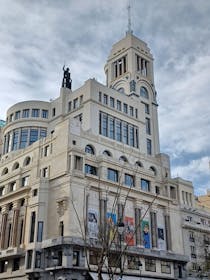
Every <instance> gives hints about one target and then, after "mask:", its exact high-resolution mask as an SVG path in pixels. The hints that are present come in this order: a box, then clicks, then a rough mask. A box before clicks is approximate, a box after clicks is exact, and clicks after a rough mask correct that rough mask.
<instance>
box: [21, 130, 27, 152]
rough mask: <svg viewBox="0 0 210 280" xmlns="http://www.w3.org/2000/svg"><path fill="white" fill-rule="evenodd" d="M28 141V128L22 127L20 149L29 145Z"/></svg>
mask: <svg viewBox="0 0 210 280" xmlns="http://www.w3.org/2000/svg"><path fill="white" fill-rule="evenodd" d="M27 142H28V129H21V133H20V149H23V148H25V147H26V146H27Z"/></svg>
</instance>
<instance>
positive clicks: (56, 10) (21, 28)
mask: <svg viewBox="0 0 210 280" xmlns="http://www.w3.org/2000/svg"><path fill="white" fill-rule="evenodd" d="M113 3H114V5H113ZM130 4H131V24H132V30H133V31H134V35H136V36H137V37H139V38H140V39H142V40H143V41H145V42H147V44H148V46H149V47H150V49H151V52H152V54H153V56H154V59H155V60H154V71H155V86H156V90H157V94H158V96H157V97H158V104H159V107H158V111H159V126H160V144H161V152H163V153H167V154H169V156H170V158H171V172H172V176H173V177H177V176H179V177H182V178H184V179H186V180H190V181H192V182H193V185H194V187H195V193H196V194H197V195H200V194H205V193H206V189H207V188H210V170H209V157H210V141H209V132H210V109H209V104H210V16H209V15H210V1H207V0H196V1H195V0H170V1H169V0H158V1H157V0H130ZM127 5H128V1H127V0H115V1H112V0H85V1H84V0H76V1H74V0H60V1H59V0H39V1H28V0H6V1H4V0H0V23H1V24H0V96H1V102H0V119H5V116H6V110H7V109H8V108H9V107H10V106H11V105H13V104H15V103H17V102H20V101H24V100H46V101H49V100H50V99H53V98H56V97H58V95H59V90H60V86H61V81H62V75H63V71H62V67H63V64H64V63H65V65H68V66H69V67H70V70H71V75H72V80H73V89H76V88H78V87H80V86H81V85H83V83H84V81H85V80H87V79H89V78H93V77H94V78H96V80H98V81H99V82H101V83H103V84H105V75H104V70H103V68H104V65H105V62H106V59H107V57H108V54H109V52H110V50H111V46H112V45H113V44H114V43H116V42H117V41H119V40H120V39H122V38H123V37H124V36H125V32H126V30H127V22H128V17H127V8H126V7H127Z"/></svg>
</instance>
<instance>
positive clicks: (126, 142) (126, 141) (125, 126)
mask: <svg viewBox="0 0 210 280" xmlns="http://www.w3.org/2000/svg"><path fill="white" fill-rule="evenodd" d="M123 143H125V144H128V124H127V123H125V122H124V123H123Z"/></svg>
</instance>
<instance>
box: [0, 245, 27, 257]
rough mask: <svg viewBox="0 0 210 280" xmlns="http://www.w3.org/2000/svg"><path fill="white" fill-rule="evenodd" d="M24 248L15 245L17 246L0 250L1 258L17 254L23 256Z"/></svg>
mask: <svg viewBox="0 0 210 280" xmlns="http://www.w3.org/2000/svg"><path fill="white" fill-rule="evenodd" d="M24 251H25V250H24V249H23V248H19V247H15V248H8V249H6V250H1V251H0V258H13V257H16V256H21V255H23V254H24Z"/></svg>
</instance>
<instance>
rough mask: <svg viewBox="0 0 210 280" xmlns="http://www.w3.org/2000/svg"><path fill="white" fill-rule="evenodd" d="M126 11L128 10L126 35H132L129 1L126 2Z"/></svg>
mask: <svg viewBox="0 0 210 280" xmlns="http://www.w3.org/2000/svg"><path fill="white" fill-rule="evenodd" d="M127 10H128V31H127V33H130V34H132V33H133V30H132V29H131V5H130V1H129V0H128V6H127Z"/></svg>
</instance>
